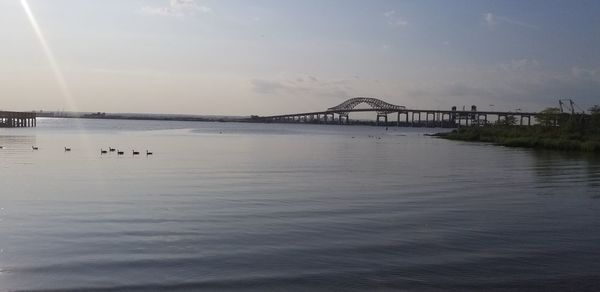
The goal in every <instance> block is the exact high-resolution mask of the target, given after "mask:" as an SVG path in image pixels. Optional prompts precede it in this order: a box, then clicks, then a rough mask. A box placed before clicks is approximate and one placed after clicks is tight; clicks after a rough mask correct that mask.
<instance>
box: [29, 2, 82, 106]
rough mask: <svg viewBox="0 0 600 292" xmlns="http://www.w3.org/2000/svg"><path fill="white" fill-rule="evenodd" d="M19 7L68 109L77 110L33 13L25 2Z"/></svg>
mask: <svg viewBox="0 0 600 292" xmlns="http://www.w3.org/2000/svg"><path fill="white" fill-rule="evenodd" d="M21 5H22V6H23V10H25V14H27V18H28V19H29V23H31V27H32V28H33V31H34V32H35V35H36V37H37V39H38V41H39V42H40V44H41V45H42V50H43V51H44V54H45V55H46V58H47V59H48V63H49V64H50V67H51V69H52V73H53V74H54V78H55V79H56V82H57V83H58V86H59V87H60V91H61V94H62V96H63V98H64V100H65V103H66V105H67V106H68V107H70V109H71V110H77V107H76V106H75V102H74V101H73V97H72V95H71V91H70V90H69V87H68V85H67V81H66V80H65V77H64V74H63V72H62V70H61V68H60V66H59V65H58V62H57V61H56V58H55V57H54V53H53V52H52V49H51V48H50V46H49V45H48V42H47V41H46V38H45V37H44V34H43V32H42V30H41V29H40V25H39V24H38V22H37V20H36V18H35V16H34V15H33V12H32V11H31V7H30V6H29V3H28V2H27V0H21Z"/></svg>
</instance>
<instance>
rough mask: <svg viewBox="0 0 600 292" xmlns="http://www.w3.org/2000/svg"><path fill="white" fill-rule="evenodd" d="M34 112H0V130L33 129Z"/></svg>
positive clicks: (34, 124)
mask: <svg viewBox="0 0 600 292" xmlns="http://www.w3.org/2000/svg"><path fill="white" fill-rule="evenodd" d="M36 118H37V116H36V113H34V112H7V111H0V128H25V127H35V126H36V124H37V121H36Z"/></svg>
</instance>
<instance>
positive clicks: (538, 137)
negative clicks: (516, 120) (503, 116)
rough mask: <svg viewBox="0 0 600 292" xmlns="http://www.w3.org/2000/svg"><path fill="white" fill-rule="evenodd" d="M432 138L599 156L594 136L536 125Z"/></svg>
mask: <svg viewBox="0 0 600 292" xmlns="http://www.w3.org/2000/svg"><path fill="white" fill-rule="evenodd" d="M432 136H434V137H437V138H441V139H446V140H453V141H464V142H482V143H492V144H494V145H498V146H505V147H514V148H529V149H540V150H557V151H569V152H588V153H600V139H599V138H598V137H596V136H594V135H589V134H585V133H583V134H582V133H578V132H572V133H568V134H565V133H564V131H562V130H561V129H560V128H549V127H542V126H539V125H536V126H532V127H527V128H524V127H518V126H496V127H473V128H459V129H456V130H453V131H451V132H446V133H436V134H434V135H432Z"/></svg>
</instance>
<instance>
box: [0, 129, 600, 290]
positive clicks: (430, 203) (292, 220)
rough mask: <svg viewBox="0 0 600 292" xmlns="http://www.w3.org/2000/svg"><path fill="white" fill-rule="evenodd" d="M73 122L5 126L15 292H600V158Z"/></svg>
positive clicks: (10, 281)
mask: <svg viewBox="0 0 600 292" xmlns="http://www.w3.org/2000/svg"><path fill="white" fill-rule="evenodd" d="M72 122H73V121H72V120H62V119H41V120H40V121H39V123H38V128H34V129H0V145H5V146H7V147H6V149H2V150H0V163H1V166H2V167H0V179H2V185H1V188H2V191H1V193H0V290H2V291H4V290H9V291H11V290H52V289H54V290H57V291H64V290H69V289H70V290H72V291H81V290H84V291H85V290H92V291H98V290H108V291H122V290H132V291H149V290H177V291H197V290H200V289H204V290H256V291H264V290H277V291H279V290H284V291H288V290H300V291H307V290H309V291H312V290H344V291H346V290H360V291H362V290H417V291H420V290H425V291H430V290H443V291H446V290H455V291H464V290H485V291H488V290H538V291H545V290H573V289H575V290H579V291H581V290H590V291H594V290H597V288H598V287H600V280H599V279H600V246H599V245H598V242H600V224H599V223H600V216H598V214H600V212H599V211H600V200H595V198H597V197H598V193H600V192H599V190H600V187H599V186H600V184H599V183H600V162H599V160H598V157H594V156H584V155H578V154H570V153H557V152H540V151H532V150H523V149H513V148H504V147H496V146H491V145H486V144H471V143H462V142H453V141H445V140H440V139H434V138H430V137H425V136H423V135H422V134H423V133H424V132H423V130H422V129H395V128H390V131H387V132H386V131H385V130H384V129H382V128H375V127H359V126H356V127H354V126H351V127H338V126H318V125H277V124H270V125H263V124H235V123H187V122H158V121H148V122H144V121H110V120H97V121H94V120H83V121H80V123H81V125H82V128H77V127H72V125H71V123H72ZM427 131H428V132H430V131H431V130H427ZM374 137H375V138H374ZM377 137H380V139H378V138H377ZM31 145H39V147H40V150H39V151H32V150H31ZM65 146H69V147H72V149H73V151H72V152H64V147H65ZM109 146H110V147H115V148H118V149H122V150H124V151H125V155H123V156H118V155H116V154H115V153H109V154H106V155H102V154H100V148H104V149H107V148H108V147H109ZM133 149H136V150H139V151H141V152H142V153H143V152H144V151H145V150H146V149H148V150H151V151H153V152H154V155H153V156H150V157H146V156H144V155H140V156H133V155H132V154H131V151H132V150H133Z"/></svg>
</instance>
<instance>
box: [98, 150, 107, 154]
mask: <svg viewBox="0 0 600 292" xmlns="http://www.w3.org/2000/svg"><path fill="white" fill-rule="evenodd" d="M106 153H108V151H106V150H104V149H100V154H106Z"/></svg>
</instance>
